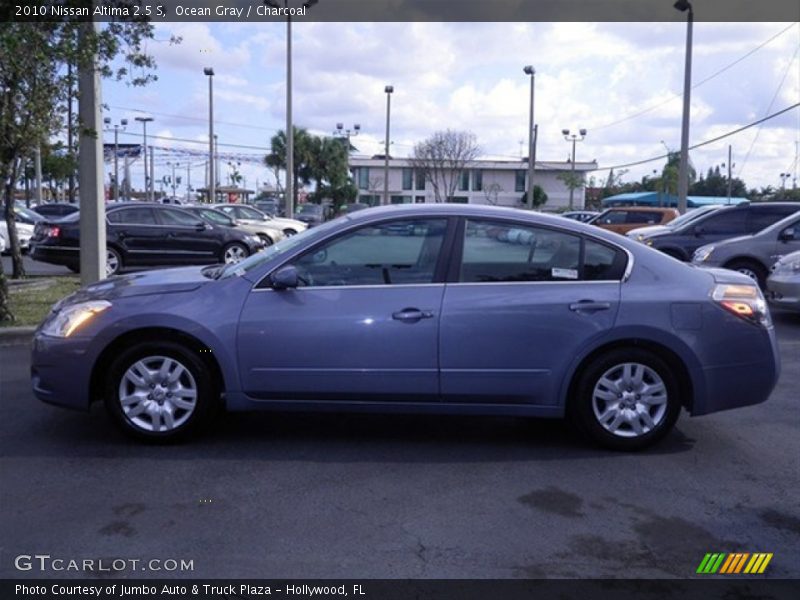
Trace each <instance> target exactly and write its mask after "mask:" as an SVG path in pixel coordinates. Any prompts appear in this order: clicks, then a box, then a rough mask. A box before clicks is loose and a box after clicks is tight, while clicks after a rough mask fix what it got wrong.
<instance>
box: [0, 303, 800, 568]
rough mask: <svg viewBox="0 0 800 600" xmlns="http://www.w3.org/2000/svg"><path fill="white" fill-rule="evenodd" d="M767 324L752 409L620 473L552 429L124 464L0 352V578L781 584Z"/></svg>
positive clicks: (794, 530) (233, 438) (797, 380)
mask: <svg viewBox="0 0 800 600" xmlns="http://www.w3.org/2000/svg"><path fill="white" fill-rule="evenodd" d="M774 318H775V321H776V327H777V331H778V335H779V338H780V346H781V353H782V361H783V372H782V375H781V379H780V382H779V384H778V387H777V388H776V390H775V392H774V394H773V395H772V397H771V398H770V400H769V401H768V402H766V403H764V404H761V405H759V406H753V407H749V408H744V409H740V410H734V411H730V412H726V413H719V414H715V415H710V416H706V417H700V418H696V419H692V418H689V417H688V416H687V415H685V414H684V415H683V416H682V418H681V420H680V421H679V422H678V425H677V428H676V430H675V431H674V432H673V433H672V434H671V435H670V436H669V437H668V438H667V439H666V440H664V441H663V442H662V443H661V444H659V445H658V446H657V447H655V448H653V449H651V450H649V451H646V452H644V453H639V454H619V453H612V452H608V451H604V450H599V449H596V448H594V447H592V446H590V445H587V444H586V443H585V442H584V441H583V440H582V439H581V438H579V437H578V436H577V435H575V434H574V433H573V432H572V431H571V429H570V428H569V427H568V426H567V425H566V424H564V423H562V422H558V421H547V420H535V421H530V420H524V419H507V418H485V417H481V418H466V417H438V416H436V417H433V416H425V417H405V416H403V417H400V416H386V415H381V416H378V415H369V416H363V415H362V416H357V415H350V416H340V415H335V416H334V415H292V414H270V413H258V414H236V415H227V416H225V417H223V418H222V419H221V422H220V423H219V424H218V427H217V428H216V430H215V431H214V432H212V433H210V434H208V435H206V436H205V437H203V438H201V439H197V440H194V441H192V442H190V443H185V444H181V445H167V446H143V445H139V444H137V443H134V442H131V441H129V440H128V439H126V438H124V437H123V436H122V435H121V434H118V433H117V431H116V430H115V429H114V428H113V426H112V424H111V422H110V420H109V419H108V418H107V417H106V415H105V413H104V411H103V410H102V407H100V406H95V407H94V408H93V409H92V411H91V412H90V413H89V414H85V413H74V412H68V411H64V410H60V409H57V408H53V407H49V406H46V405H44V404H42V403H40V402H39V401H37V400H36V399H34V398H33V396H32V394H31V392H30V390H29V381H28V368H29V360H28V348H27V346H25V345H15V346H5V347H0V396H1V397H2V400H0V473H2V486H1V490H2V491H0V502H1V505H0V515H2V516H1V517H0V577H31V576H34V577H56V576H59V577H79V576H80V577H84V576H92V575H93V574H92V573H81V572H66V571H61V572H54V571H46V572H44V573H41V572H37V571H26V572H20V571H18V570H16V569H15V567H14V557H16V556H17V555H20V554H37V553H38V554H49V555H51V556H52V557H54V558H55V557H60V558H64V559H66V560H69V559H84V558H90V559H108V560H110V559H111V558H135V559H141V560H143V561H146V560H149V559H153V558H155V559H167V558H172V559H176V560H181V559H183V560H192V561H193V565H194V570H193V571H191V572H172V573H159V572H137V571H123V572H121V573H119V574H118V575H120V576H125V577H131V576H133V577H141V576H148V577H152V576H155V577H158V576H164V575H169V576H173V577H208V578H213V577H259V578H276V577H280V578H284V577H287V578H343V577H358V578H383V577H388V578H473V577H476V578H489V577H492V578H495V577H496V578H518V577H523V578H539V577H624V578H631V577H667V578H669V577H692V576H694V573H695V571H696V569H697V566H698V564H699V563H700V561H701V560H702V558H703V556H704V555H705V553H707V552H734V551H739V552H772V553H774V557H773V559H772V562H771V563H770V565H769V567H768V569H767V574H766V575H767V576H769V577H795V578H796V577H798V576H800V563H798V561H797V545H796V544H797V539H798V535H800V507H799V505H798V496H797V488H798V474H799V473H800V465H799V464H798V461H800V411H799V410H798V401H800V393H798V390H799V389H800V317H799V316H798V315H792V314H787V313H776V314H774ZM65 385H69V383H68V382H65ZM94 575H96V576H97V575H103V576H107V574H97V573H95V574H94Z"/></svg>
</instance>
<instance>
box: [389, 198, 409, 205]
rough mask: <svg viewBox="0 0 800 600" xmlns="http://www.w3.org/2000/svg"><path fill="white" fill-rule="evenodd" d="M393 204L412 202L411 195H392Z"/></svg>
mask: <svg viewBox="0 0 800 600" xmlns="http://www.w3.org/2000/svg"><path fill="white" fill-rule="evenodd" d="M391 203H392V204H411V196H392V198H391Z"/></svg>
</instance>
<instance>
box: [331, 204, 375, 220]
mask: <svg viewBox="0 0 800 600" xmlns="http://www.w3.org/2000/svg"><path fill="white" fill-rule="evenodd" d="M365 208H369V204H364V203H363V202H353V203H351V204H342V205H341V206H340V207H339V212H338V213H337V216H340V217H341V216H342V215H349V214H350V213H354V212H356V211H359V210H364V209H365Z"/></svg>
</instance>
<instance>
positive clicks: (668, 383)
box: [568, 348, 681, 451]
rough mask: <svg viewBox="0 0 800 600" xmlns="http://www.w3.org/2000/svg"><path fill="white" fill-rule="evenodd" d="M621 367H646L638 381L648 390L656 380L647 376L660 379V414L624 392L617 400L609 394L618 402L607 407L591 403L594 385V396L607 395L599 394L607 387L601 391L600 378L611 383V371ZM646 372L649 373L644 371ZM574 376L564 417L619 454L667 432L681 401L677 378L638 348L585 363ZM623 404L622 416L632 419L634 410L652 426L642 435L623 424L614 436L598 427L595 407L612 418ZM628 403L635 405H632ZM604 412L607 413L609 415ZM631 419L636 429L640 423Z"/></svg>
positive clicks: (658, 359) (656, 358)
mask: <svg viewBox="0 0 800 600" xmlns="http://www.w3.org/2000/svg"><path fill="white" fill-rule="evenodd" d="M624 364H637V365H641V366H644V367H646V369H644V370H643V371H642V372H643V373H644V376H643V377H642V378H641V381H642V382H643V383H644V384H647V385H651V386H652V389H655V388H656V386H655V385H652V384H653V383H654V382H655V381H656V380H654V379H652V378H651V374H655V375H656V376H657V377H658V378H660V380H661V382H662V383H663V386H664V388H665V393H666V399H665V402H663V403H662V404H663V411H662V412H659V411H661V408H660V407H659V406H660V405H659V406H652V405H651V406H649V407H648V406H647V405H645V404H643V403H641V402H639V401H638V400H639V398H640V396H639V395H637V394H634V393H632V392H630V391H628V390H624V391H623V393H624V394H625V395H624V396H621V397H620V394H617V393H616V392H612V395H616V396H618V397H620V399H619V400H617V399H614V401H610V403H609V405H606V404H605V401H604V400H602V399H600V398H599V397H598V399H597V402H596V403H595V399H594V393H595V390H596V386H598V388H597V389H598V394H606V393H608V392H606V391H602V390H603V389H608V388H604V386H603V385H602V384H601V383H600V381H601V378H603V376H607V379H608V380H612V381H613V379H612V378H613V377H614V374H615V373H616V371H615V370H614V369H615V368H619V369H622V365H624ZM647 369H650V370H651V371H650V372H648V371H647ZM637 372H638V371H637ZM620 374H621V371H620ZM577 377H578V379H577V381H576V385H575V386H574V388H573V389H574V396H573V397H572V398H571V399H570V403H569V406H568V414H569V416H570V418H571V420H572V421H573V422H574V423H575V425H576V426H577V427H578V428H579V429H580V430H581V431H583V432H584V433H585V434H586V435H588V436H589V437H590V438H591V439H592V440H593V441H594V442H595V443H597V444H599V445H601V446H603V447H605V448H610V449H612V450H623V451H632V450H641V449H643V448H646V447H648V446H650V445H652V444H654V443H656V442H657V441H658V440H660V439H661V438H663V437H664V436H665V435H666V434H667V433H669V431H670V430H671V429H672V427H673V426H674V425H675V421H677V419H678V416H679V414H680V410H681V402H680V397H679V386H678V382H677V378H676V377H675V374H674V373H673V371H672V369H671V368H670V366H669V365H668V364H667V362H666V361H664V360H663V359H662V358H661V357H660V356H658V355H657V354H655V353H653V352H650V351H649V350H644V349H642V348H616V349H614V350H611V351H609V352H605V353H603V354H601V355H600V356H597V357H596V358H594V359H593V360H592V361H591V362H590V363H589V364H587V365H586V366H585V367H584V368H583V369H582V371H581V372H580V373H579V374H578V376H577ZM648 382H649V383H648ZM633 385H635V383H634V384H633ZM629 389H630V388H629ZM643 393H645V392H643ZM645 394H646V393H645ZM623 403H631V405H630V406H629V407H625V409H624V411H622V412H623V413H624V414H625V415H629V416H632V415H635V414H637V411H642V412H647V413H648V415H649V416H650V418H651V421H653V422H654V426H653V427H651V428H647V430H646V431H643V432H642V433H637V432H635V431H634V427H633V425H632V424H630V423H628V422H627V421H624V422H622V424H621V425H620V426H619V427H618V433H612V432H611V431H609V430H608V429H607V428H606V427H605V426H604V425H602V424H601V422H600V418H599V417H598V415H597V413H596V412H595V409H596V408H597V410H598V412H600V411H602V412H603V414H610V413H611V415H612V416H614V415H616V414H617V412H614V411H615V406H620V405H622V404H623ZM632 403H635V406H634V405H633V404H632ZM606 411H610V413H609V412H606ZM628 411H630V412H628ZM654 416H655V417H656V418H655V419H653V417H654ZM633 420H635V421H637V422H638V423H639V427H641V421H640V420H639V419H633ZM609 426H613V421H612V423H609ZM645 427H647V426H645ZM643 429H644V428H643Z"/></svg>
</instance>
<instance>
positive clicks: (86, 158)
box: [78, 21, 106, 285]
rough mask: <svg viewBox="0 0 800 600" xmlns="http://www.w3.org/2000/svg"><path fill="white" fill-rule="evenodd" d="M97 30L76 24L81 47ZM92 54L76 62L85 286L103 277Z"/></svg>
mask: <svg viewBox="0 0 800 600" xmlns="http://www.w3.org/2000/svg"><path fill="white" fill-rule="evenodd" d="M98 32H99V29H98V26H97V23H96V22H92V21H90V22H88V23H81V24H80V36H81V37H82V38H83V42H84V46H89V43H88V42H89V40H88V38H90V37H92V36H95V35H97V34H98ZM95 60H96V56H94V55H93V56H92V57H91V59H90V60H89V61H88V64H83V65H80V69H79V70H80V72H79V76H78V78H79V82H78V95H79V97H78V115H79V117H80V122H81V131H80V142H79V144H80V159H79V171H78V177H79V184H78V185H79V186H80V191H81V202H80V240H81V241H80V245H81V249H80V267H81V283H82V284H83V285H88V284H90V283H94V282H95V281H99V280H101V279H104V278H105V277H106V218H105V217H106V215H105V212H106V211H105V203H104V201H105V194H104V190H103V147H102V144H101V143H100V139H99V137H98V132H100V131H102V130H103V119H102V116H101V113H100V105H101V97H100V95H101V87H100V73H99V71H98V69H97V68H96V65H95Z"/></svg>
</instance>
